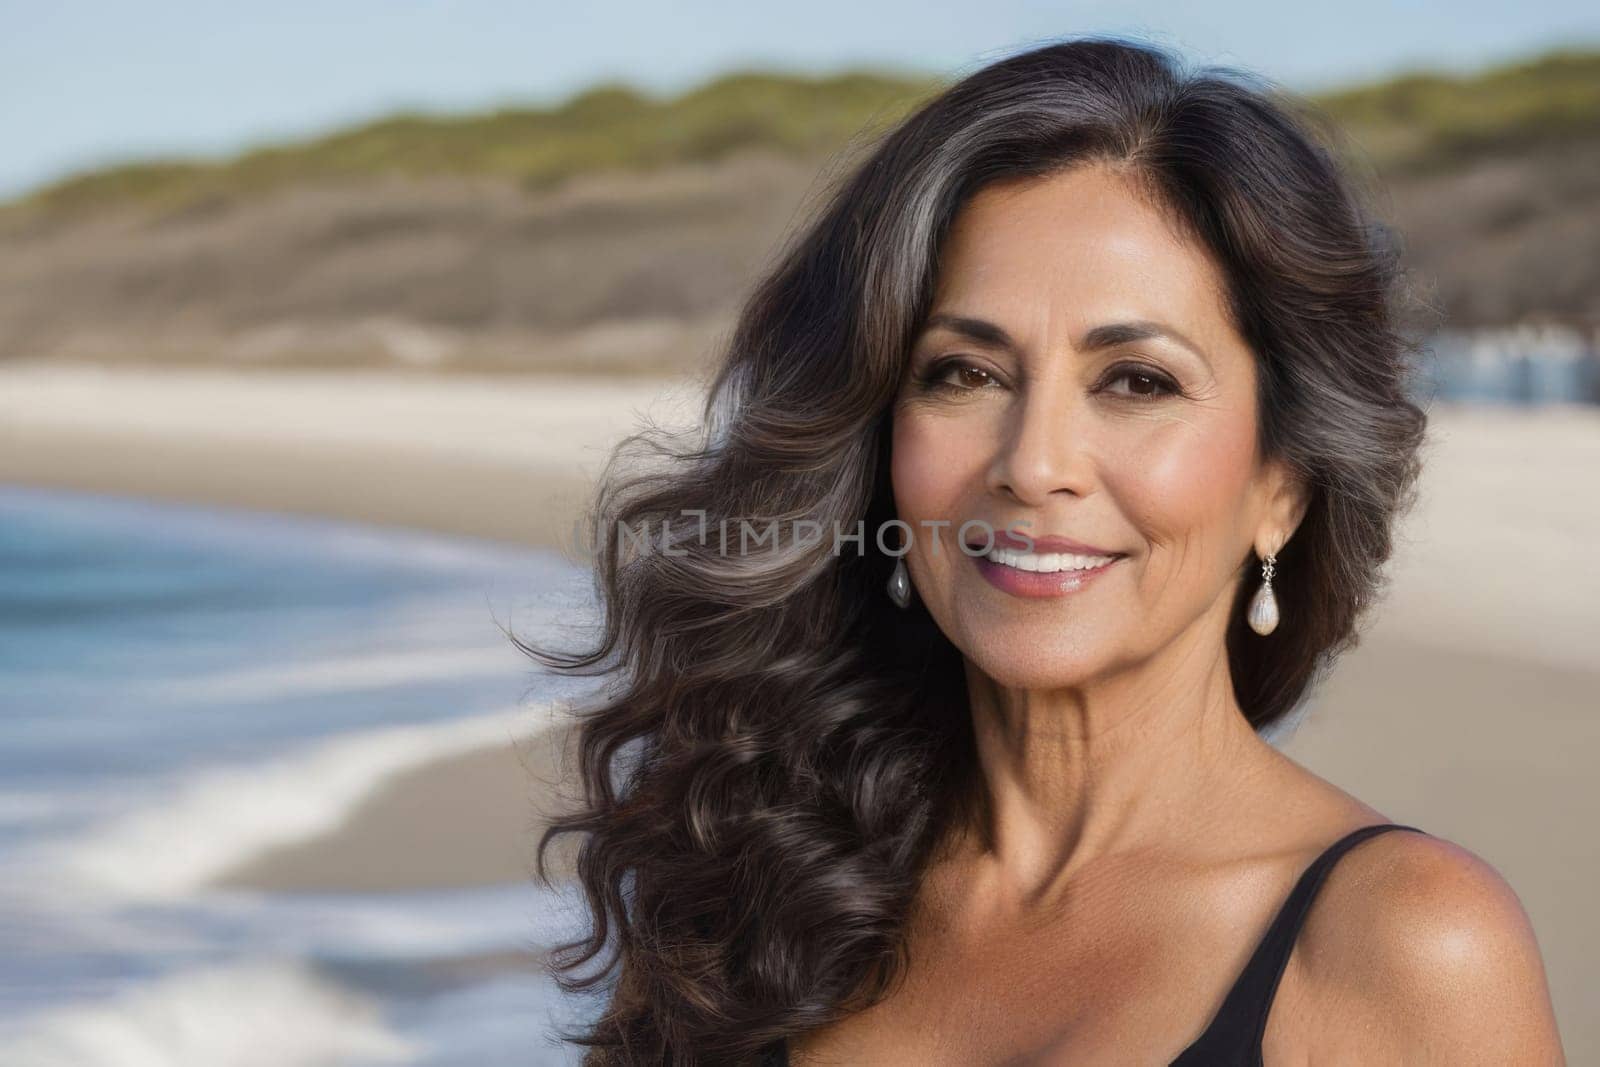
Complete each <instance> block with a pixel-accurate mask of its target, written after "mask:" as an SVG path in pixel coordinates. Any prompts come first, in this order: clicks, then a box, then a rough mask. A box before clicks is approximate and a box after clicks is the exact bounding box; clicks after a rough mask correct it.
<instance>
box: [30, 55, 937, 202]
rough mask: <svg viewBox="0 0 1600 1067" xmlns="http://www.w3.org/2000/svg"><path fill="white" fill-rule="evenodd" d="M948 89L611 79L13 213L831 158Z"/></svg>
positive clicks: (181, 169) (129, 170) (394, 119)
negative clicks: (409, 182) (376, 184)
mask: <svg viewBox="0 0 1600 1067" xmlns="http://www.w3.org/2000/svg"><path fill="white" fill-rule="evenodd" d="M938 84H939V83H938V82H937V81H936V80H935V79H932V78H923V79H920V80H918V79H915V78H907V77H896V76H893V75H882V74H872V73H859V72H858V73H845V74H839V75H835V76H832V77H823V78H807V77H802V76H796V75H785V74H766V73H760V72H754V71H745V72H735V73H732V74H728V75H724V76H722V77H720V78H717V79H716V80H714V81H712V82H710V83H708V84H706V85H704V86H701V87H700V88H697V89H694V90H692V91H690V92H688V93H685V94H683V95H681V96H679V97H677V98H675V99H670V100H657V99H653V98H651V97H648V96H644V95H642V94H640V93H638V92H636V91H635V90H633V89H632V88H630V87H628V86H626V85H619V84H615V83H606V84H601V85H597V86H594V87H591V88H590V89H588V90H586V91H584V92H582V93H580V94H578V95H577V96H575V97H573V98H571V99H570V100H568V101H566V102H565V103H563V104H561V105H559V106H557V107H553V108H544V109H539V108H503V109H501V110H498V111H494V112H491V113H488V114H478V115H467V116H432V115H420V114H399V115H394V116H391V117H388V118H384V119H381V120H379V121H376V122H372V123H369V124H366V125H363V126H359V127H356V128H353V129H349V130H344V131H340V132H336V133H333V134H331V135H329V136H326V137H321V138H318V139H316V140H312V141H307V142H304V143H300V144H290V145H281V146H272V147H266V148H260V149H256V150H254V151H250V152H246V153H244V154H242V155H240V156H238V157H237V158H234V159H231V160H226V161H221V162H217V163H192V162H152V163H134V164H128V165H124V166H117V167H111V168H107V169H103V170H97V171H93V172H89V173H86V174H82V175H78V176H74V177H70V178H67V179H64V180H62V181H59V182H56V183H54V184H51V185H49V186H46V187H44V188H41V189H39V190H37V191H35V192H34V193H32V194H30V195H28V196H26V197H24V198H23V199H22V200H20V201H18V202H17V203H16V204H15V207H17V208H20V209H24V210H38V211H43V212H45V213H48V214H60V213H74V212H76V211H78V210H82V209H95V208H98V207H103V206H115V205H118V204H122V203H128V202H132V201H139V202H144V203H148V204H152V205H159V206H162V207H166V208H173V207H181V206H183V205H185V204H189V203H194V202H203V201H213V200H218V199H232V198H235V197H239V196H243V195H248V194H251V193H254V192H258V191H261V190H265V189H270V188H276V187H281V186H285V185H289V184H294V183H300V182H310V181H322V180H330V179H334V180H336V179H344V178H368V177H373V176H377V175H384V174H399V175H469V176H488V177H504V178H510V179H513V180H516V181H518V182H520V183H522V184H523V185H525V186H527V187H529V188H539V187H545V186H548V185H552V184H554V183H557V182H559V181H561V180H562V179H565V178H567V177H570V176H572V175H575V174H581V173H585V172H593V171H599V170H610V169H628V170H648V169H653V168H655V167H659V166H662V165H665V164H670V163H678V162H690V161H700V160H714V159H716V158H718V157H720V156H722V155H724V154H726V153H728V152H730V151H733V150H736V149H740V148H750V147H763V148H770V149H773V150H776V151H779V152H784V153H791V154H807V153H822V152H826V151H829V150H832V149H835V148H837V147H839V146H840V145H843V144H845V143H846V142H847V141H849V139H850V138H851V137H853V136H859V135H860V134H861V133H862V132H863V131H866V130H873V129H878V128H881V127H883V126H886V125H888V124H890V123H892V122H893V121H894V120H895V119H897V118H899V117H900V116H901V115H902V114H903V111H904V109H906V108H908V107H910V106H912V105H913V104H914V102H915V101H916V100H919V99H922V98H923V97H925V96H926V95H927V94H929V93H932V92H933V91H935V90H936V89H937V87H938Z"/></svg>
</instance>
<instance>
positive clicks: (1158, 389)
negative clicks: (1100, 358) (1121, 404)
mask: <svg viewBox="0 0 1600 1067" xmlns="http://www.w3.org/2000/svg"><path fill="white" fill-rule="evenodd" d="M1122 381H1125V382H1128V383H1129V385H1128V389H1127V391H1126V392H1115V391H1113V395H1115V396H1120V397H1125V398H1127V399H1130V400H1160V399H1161V398H1162V397H1167V396H1177V395H1178V394H1179V393H1180V392H1182V390H1180V389H1179V388H1178V387H1177V385H1176V384H1174V383H1173V381H1172V379H1171V378H1168V377H1167V376H1166V375H1165V374H1162V373H1161V372H1160V371H1157V370H1155V369H1154V368H1151V367H1145V366H1141V365H1139V364H1136V363H1123V364H1121V365H1119V366H1117V367H1114V368H1112V370H1111V373H1110V374H1108V375H1107V376H1106V383H1107V384H1106V386H1105V388H1109V386H1110V385H1111V384H1112V383H1114V382H1122Z"/></svg>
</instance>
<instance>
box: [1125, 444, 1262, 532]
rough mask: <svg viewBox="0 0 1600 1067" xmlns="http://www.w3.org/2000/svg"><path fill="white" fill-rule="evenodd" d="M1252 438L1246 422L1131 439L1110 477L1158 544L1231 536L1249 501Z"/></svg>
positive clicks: (1130, 511) (1128, 509) (1129, 509)
mask: <svg viewBox="0 0 1600 1067" xmlns="http://www.w3.org/2000/svg"><path fill="white" fill-rule="evenodd" d="M1241 423H1242V424H1241ZM1253 434H1254V428H1253V426H1251V425H1249V420H1247V419H1246V420H1239V419H1234V418H1222V419H1218V420H1217V421H1216V422H1215V423H1206V424H1195V423H1189V422H1181V423H1173V424H1171V425H1170V426H1166V427H1163V428H1162V429H1161V430H1160V431H1159V432H1156V433H1151V434H1147V435H1145V436H1143V437H1141V438H1139V439H1137V440H1136V441H1130V442H1129V443H1128V447H1127V448H1126V449H1124V450H1121V451H1122V454H1121V459H1120V460H1119V461H1118V462H1116V463H1114V464H1113V465H1112V468H1113V471H1114V473H1108V478H1111V479H1115V484H1116V491H1115V495H1116V497H1117V499H1118V501H1119V502H1120V503H1121V505H1122V507H1123V508H1124V509H1125V511H1126V512H1127V513H1128V515H1129V517H1130V518H1131V519H1132V520H1133V521H1134V522H1135V523H1136V524H1137V525H1138V526H1139V528H1140V529H1141V530H1142V531H1143V532H1144V534H1145V536H1146V537H1147V538H1148V539H1149V540H1150V542H1151V543H1152V545H1153V546H1155V547H1158V548H1159V547H1161V546H1162V545H1190V544H1195V543H1204V542H1208V541H1211V540H1214V539H1215V540H1223V539H1231V538H1232V536H1233V534H1234V531H1236V530H1237V529H1238V528H1239V527H1240V525H1241V515H1242V512H1243V509H1244V506H1245V504H1246V501H1247V500H1248V490H1249V479H1250V473H1251V469H1252V461H1253V459H1254V451H1255V449H1254V438H1253Z"/></svg>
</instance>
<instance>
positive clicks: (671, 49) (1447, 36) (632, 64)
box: [0, 0, 1600, 196]
mask: <svg viewBox="0 0 1600 1067" xmlns="http://www.w3.org/2000/svg"><path fill="white" fill-rule="evenodd" d="M0 16H3V22H0V25H3V26H4V33H3V34H0V135H3V137H4V142H3V143H4V145H5V149H4V151H3V152H0V196H10V195H14V194H16V193H18V192H21V191H23V190H24V189H26V188H29V187H31V186H34V185H36V184H38V183H41V182H44V181H47V180H50V179H52V178H55V177H58V176H60V175H62V174H64V173H67V172H70V171H73V170H77V169H81V168H83V167H87V166H93V165H97V164H101V163H105V162H110V161H116V160H122V159H130V158H150V157H157V156H171V155H188V156H210V155H220V154H227V153H230V152H234V151H237V150H239V149H241V148H244V147H248V146H251V145H255V144H260V143H264V142H269V141H275V140H281V139H288V138H298V137H304V136H309V135H314V134H317V133H321V132H324V131H326V130H329V129H333V128H337V127H339V126H342V125H345V124H348V123H350V122H355V121H360V120H363V119H367V118H371V117H374V116H376V115H381V114H384V113H387V112H390V111H394V110H397V109H401V108H414V109H421V110H427V111H435V112H458V111H469V110H476V109H479V108H486V107H492V106H498V105H502V104H507V103H529V104H542V103H553V102H557V101H559V100H561V99H563V98H564V97H566V96H568V95H570V94H571V93H573V92H574V91H576V90H578V89H580V88H582V87H583V86H585V85H588V84H590V83H592V82H594V81H597V80H600V79H603V78H616V79H623V80H626V81H629V82H632V83H633V84H635V85H637V86H639V87H640V88H641V89H644V90H646V91H654V92H672V91H676V90H680V89H683V88H685V87H687V86H690V85H693V84H695V83H698V82H700V81H703V80H704V79H706V78H708V77H711V76H714V75H715V74H717V73H719V72H721V71H725V70H728V69H731V68H735V67H748V66H762V67H770V68H777V69H786V70H797V71H819V72H820V71H831V70H837V69H839V68H842V67H850V66H859V65H864V64H875V65H881V66H885V67H891V68H895V67H897V68H903V69H920V70H930V71H934V72H939V73H943V74H947V75H952V76H953V75H958V74H960V73H963V72H966V71H969V70H972V69H975V68H976V67H979V66H982V65H983V64H984V63H986V62H989V61H992V60H994V59H997V58H999V57H1000V56H1003V55H1006V54H1009V53H1011V52H1014V51H1018V50H1020V49H1022V48H1026V47H1029V46H1031V45H1033V44H1042V43H1045V42H1046V41H1048V40H1051V39H1055V38H1059V37H1064V36H1070V35H1074V34H1079V33H1117V34H1125V35H1129V36H1135V37H1140V38H1143V39H1146V40H1153V41H1156V42H1158V43H1161V44H1165V45H1168V46H1171V47H1176V48H1178V49H1179V50H1180V51H1181V52H1183V53H1184V54H1185V55H1187V56H1188V57H1190V58H1191V59H1193V60H1194V61H1196V62H1201V63H1222V64H1228V65H1234V66H1243V67H1246V68H1249V69H1252V70H1255V71H1258V72H1259V73H1261V74H1264V75H1266V76H1267V77H1269V78H1271V79H1273V80H1275V81H1277V82H1279V83H1281V84H1283V85H1286V86H1288V87H1290V88H1293V89H1299V90H1312V89H1316V88H1321V87H1325V86H1329V85H1336V84H1342V83H1347V82H1351V81H1357V80H1362V79H1365V78H1368V77H1372V76H1376V75H1381V74H1384V73H1388V72H1391V71H1394V70H1397V69H1402V68H1406V67H1412V66H1427V67H1432V68H1436V69H1445V70H1470V69H1473V68H1475V67H1478V66H1481V65H1483V64H1486V63H1491V62H1495V61H1498V60H1502V59H1506V58H1513V57H1520V56H1523V55H1528V54H1531V53H1533V52H1537V51H1540V50H1543V49H1545V48H1548V47H1552V46H1555V45H1570V44H1579V43H1586V44H1600V4H1596V3H1594V2H1593V0H1587V2H1565V0H1561V2H1558V0H1545V2H1524V3H1515V4H1511V3H1506V2H1505V0H1497V2H1494V3H1486V2H1480V0H1449V2H1436V0H1428V2H1415V3H1404V2H1390V3H1382V2H1376V0H1340V2H1338V3H1309V4H1289V3H1284V2H1283V0H1239V2H1233V3H1229V2H1226V0H1212V2H1210V3H1195V2H1194V0H1115V2H1112V0H1085V2H1057V3H1040V2H1033V3H1029V2H1025V0H988V2H986V3H983V4H979V3H977V2H969V3H964V4H952V3H941V2H937V0H915V2H912V0H894V2H884V3H870V2H865V0H853V2H839V0H806V2H803V3H794V2H787V3H771V2H761V0H744V2H709V0H690V2H685V0H674V2H665V3H663V2H657V3H637V2H634V3H611V4H606V3H587V4H585V3H567V4H561V5H553V4H545V3H520V4H516V3H508V2H495V0H458V2H446V0H344V2H341V0H320V2H318V3H310V2H304V0H275V2H273V3H270V4H269V3H260V4H244V3H219V2H217V0H209V2H206V3H201V2H192V0H189V2H161V0H148V2H145V3H129V2H110V0H106V2H102V3H95V4H91V3H82V2H77V0H49V2H39V0H31V2H26V3H24V2H19V0H0Z"/></svg>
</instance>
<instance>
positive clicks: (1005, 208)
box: [885, 166, 1300, 689]
mask: <svg viewBox="0 0 1600 1067" xmlns="http://www.w3.org/2000/svg"><path fill="white" fill-rule="evenodd" d="M1225 299H1226V298H1225V292H1224V288H1223V275H1222V273H1221V270H1220V268H1219V267H1218V266H1217V265H1216V264H1215V263H1213V262H1212V260H1211V259H1210V257H1209V256H1208V255H1207V253H1206V252H1205V250H1204V249H1203V248H1202V247H1201V246H1199V245H1197V244H1195V243H1192V242H1191V241H1190V240H1188V239H1187V238H1185V237H1184V236H1182V235H1181V234H1179V233H1177V232H1175V231H1174V229H1173V227H1172V225H1171V224H1170V223H1169V222H1168V221H1167V219H1166V218H1165V217H1164V216H1163V215H1162V214H1161V213H1159V212H1158V211H1157V210H1156V209H1155V208H1153V207H1152V206H1150V205H1149V204H1148V203H1146V202H1145V201H1144V200H1143V199H1142V198H1141V197H1140V196H1139V195H1138V194H1137V193H1136V192H1135V190H1134V189H1133V187H1132V186H1131V185H1129V184H1128V183H1127V181H1126V180H1125V179H1123V178H1121V177H1119V176H1118V175H1116V174H1115V173H1114V172H1112V171H1110V170H1109V169H1106V168H1104V167H1101V166H1087V167H1080V168H1076V169H1074V170H1072V171H1070V172H1067V173H1064V174H1061V175H1058V176H1053V177H1050V178H1045V179H1037V180H1028V181H1025V182H1013V183H1008V184H1006V185H1003V186H989V187H987V188H985V189H984V190H983V191H981V192H980V193H979V194H978V195H977V196H975V197H974V198H973V199H972V200H971V201H969V203H968V204H967V206H966V207H965V208H964V210H963V211H962V212H961V214H960V215H959V217H958V218H957V220H956V222H955V224H954V226H953V228H952V230H951V232H950V234H949V236H948V238H947V240H946V243H945V245H944V247H943V249H942V253H941V258H940V266H939V283H938V287H937V292H936V294H935V297H934V302H933V306H932V309H931V312H930V315H929V318H928V320H927V322H926V323H925V324H924V329H923V331H922V333H921V334H920V335H919V336H918V337H917V339H916V340H915V343H914V347H913V349H912V354H911V358H910V361H909V365H908V367H907V372H906V376H905V379H904V381H903V382H902V385H901V387H900V390H899V394H898V397H897V399H896V402H895V410H894V436H893V446H892V447H893V452H892V478H893V483H894V498H895V505H896V508H897V514H898V517H899V518H900V519H901V520H902V521H903V522H905V523H907V524H909V525H910V526H911V528H912V533H911V544H912V548H911V551H910V553H909V554H908V555H907V556H906V564H907V566H908V567H909V569H910V573H911V578H912V584H913V585H914V587H915V589H916V591H917V594H918V595H919V596H920V597H921V598H922V600H923V602H924V603H925V604H926V605H927V607H928V610H929V611H930V612H931V613H932V615H933V617H934V619H935V620H936V621H937V622H938V624H939V626H940V628H941V629H942V630H943V631H944V633H945V634H946V635H947V636H948V637H949V638H950V639H951V641H952V642H953V643H954V644H955V645H956V646H957V647H958V648H960V649H961V650H962V652H963V653H964V654H965V655H966V656H967V658H968V659H969V660H970V661H972V663H973V664H974V665H976V666H977V667H978V668H979V669H981V670H982V671H983V672H984V673H985V674H987V675H988V676H989V677H991V678H993V679H994V680H995V681H996V682H998V683H1000V684H1002V685H1006V686H1013V687H1019V688H1028V689H1042V688H1050V687H1055V686H1063V685H1076V684H1082V683H1084V682H1089V681H1092V680H1094V679H1096V678H1099V677H1104V676H1106V675H1108V674H1109V673H1111V672H1115V671H1118V670H1121V669H1126V668H1128V667H1130V666H1134V665H1137V664H1138V663H1139V662H1141V661H1143V660H1144V659H1146V658H1148V657H1149V656H1150V655H1151V654H1152V653H1154V652H1155V651H1157V650H1159V649H1162V648H1164V647H1166V646H1168V645H1170V644H1172V643H1174V642H1175V641H1179V640H1180V637H1181V638H1182V641H1181V643H1184V644H1188V643H1190V642H1193V643H1194V645H1193V647H1198V648H1208V649H1211V650H1215V649H1219V648H1220V645H1221V640H1222V635H1223V633H1224V632H1225V626H1226V622H1227V617H1226V616H1227V613H1228V611H1229V609H1230V606H1231V592H1232V589H1233V587H1234V583H1235V578H1236V575H1237V574H1238V573H1239V566H1240V564H1241V563H1242V562H1244V561H1245V560H1246V559H1248V558H1250V557H1249V553H1250V552H1251V550H1252V547H1255V546H1259V550H1260V551H1261V552H1262V553H1263V554H1264V553H1265V552H1267V551H1276V550H1277V549H1278V548H1279V547H1281V545H1282V543H1283V541H1285V540H1287V538H1288V536H1289V534H1290V533H1291V532H1292V531H1293V528H1294V524H1295V523H1297V522H1298V520H1299V515H1300V512H1299V510H1298V508H1297V506H1296V505H1297V503H1298V501H1297V500H1291V499H1290V497H1289V495H1288V494H1286V493H1285V492H1284V489H1285V488H1286V483H1285V481H1284V480H1283V479H1282V478H1281V476H1280V474H1279V472H1278V470H1277V469H1276V467H1269V466H1265V465H1263V464H1261V463H1259V462H1258V456H1257V453H1256V447H1255V442H1256V412H1255V405H1256V381H1255V363H1254V357H1253V356H1252V354H1251V352H1250V349H1249V347H1248V346H1247V345H1246V343H1245V342H1244V340H1243V339H1242V338H1241V337H1240V336H1239V335H1238V334H1237V333H1236V332H1235V330H1234V328H1233V326H1232V324H1231V323H1230V321H1229V319H1228V315H1227V312H1226V306H1225ZM969 520H971V521H972V522H971V525H968V526H967V530H966V532H967V537H966V538H962V537H961V536H960V534H959V531H960V529H961V527H962V524H963V523H968V522H969ZM941 523H942V524H947V525H942V526H941V525H939V524H941ZM1008 528H1009V529H1011V530H1013V531H1014V532H1016V533H1018V534H1020V535H1025V536H1026V537H1027V538H1029V539H1031V540H1033V541H1034V542H1036V544H1035V546H1034V551H1033V553H1032V554H1031V557H1030V555H1028V554H1023V553H1020V552H1019V553H1016V554H1011V555H1007V554H1005V553H1000V554H998V555H994V556H986V557H978V556H975V555H970V554H968V552H967V551H963V549H962V545H963V544H964V543H968V542H971V543H975V544H976V545H978V546H982V545H983V544H984V543H985V542H986V541H987V540H988V536H987V533H988V531H989V530H994V531H996V532H997V534H1000V535H1001V538H1002V539H1003V532H1004V531H1005V530H1007V529H1008ZM1047 536H1054V537H1061V538H1069V539H1071V540H1073V541H1076V542H1081V543H1082V544H1084V545H1087V546H1091V547H1092V548H1095V549H1103V550H1105V551H1106V552H1107V553H1110V554H1114V555H1115V556H1116V558H1114V559H1113V560H1111V561H1109V562H1106V561H1104V560H1103V559H1101V560H1095V559H1087V558H1072V554H1070V553H1069V554H1064V555H1062V556H1061V557H1060V558H1054V559H1052V558H1051V556H1052V555H1055V553H1049V552H1046V548H1047V547H1048V546H1047V545H1044V544H1042V543H1038V542H1041V541H1042V539H1044V538H1046V537H1047ZM885 542H886V543H887V544H889V545H891V546H892V545H893V544H894V538H893V535H886V537H885ZM1013 546H1014V548H1025V547H1026V545H1025V544H1023V543H1022V542H1021V541H1020V538H1018V539H1016V540H1014V541H1013ZM972 551H975V549H974V550H972ZM1053 568H1061V569H1053Z"/></svg>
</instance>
